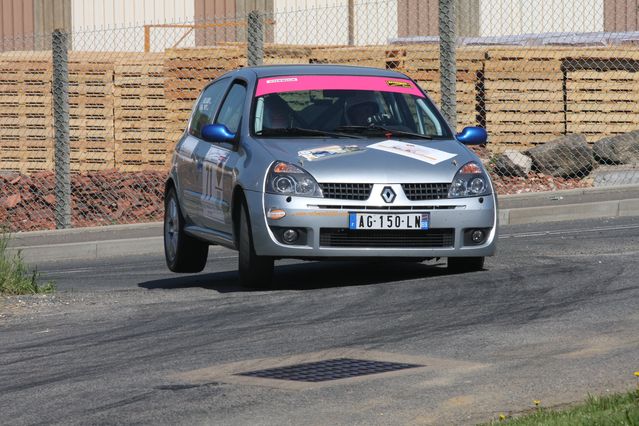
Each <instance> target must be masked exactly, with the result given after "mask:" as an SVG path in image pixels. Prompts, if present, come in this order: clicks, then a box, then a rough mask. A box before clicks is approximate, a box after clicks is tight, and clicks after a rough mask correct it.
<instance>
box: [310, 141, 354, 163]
mask: <svg viewBox="0 0 639 426" xmlns="http://www.w3.org/2000/svg"><path fill="white" fill-rule="evenodd" d="M361 151H364V148H362V147H361V146H358V145H346V146H341V145H331V146H324V147H321V148H313V149H307V150H303V151H299V152H298V153H297V155H298V156H299V157H301V158H303V159H305V160H307V161H315V160H321V159H323V158H330V157H336V156H338V155H345V154H352V153H355V152H361Z"/></svg>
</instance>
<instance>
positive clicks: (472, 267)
mask: <svg viewBox="0 0 639 426" xmlns="http://www.w3.org/2000/svg"><path fill="white" fill-rule="evenodd" d="M482 269H484V257H449V258H448V270H450V271H453V272H474V271H481V270H482Z"/></svg>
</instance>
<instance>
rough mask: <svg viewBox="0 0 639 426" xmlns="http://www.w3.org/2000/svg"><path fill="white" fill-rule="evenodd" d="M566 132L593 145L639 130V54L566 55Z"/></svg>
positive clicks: (595, 52) (607, 51) (610, 51)
mask: <svg viewBox="0 0 639 426" xmlns="http://www.w3.org/2000/svg"><path fill="white" fill-rule="evenodd" d="M564 69H565V71H566V129H567V131H568V132H569V133H582V134H583V135H585V136H586V138H587V139H588V141H589V142H594V141H596V140H598V139H600V138H602V137H604V136H611V135H617V134H622V133H626V132H629V131H632V130H636V129H639V102H638V101H639V52H638V51H636V50H634V51H633V50H631V49H624V50H616V49H614V50H613V49H605V50H601V49H596V50H595V49H590V50H588V51H585V50H581V51H576V52H572V53H571V54H570V55H566V58H565V59H564Z"/></svg>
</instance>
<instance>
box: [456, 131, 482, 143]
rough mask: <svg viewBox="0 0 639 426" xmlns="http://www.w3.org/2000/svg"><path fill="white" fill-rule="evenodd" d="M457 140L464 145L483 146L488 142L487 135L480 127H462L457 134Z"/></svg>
mask: <svg viewBox="0 0 639 426" xmlns="http://www.w3.org/2000/svg"><path fill="white" fill-rule="evenodd" d="M457 140H458V141H459V142H461V143H463V144H464V145H484V144H486V143H487V142H488V133H486V129H484V128H481V127H464V130H462V131H461V133H458V134H457Z"/></svg>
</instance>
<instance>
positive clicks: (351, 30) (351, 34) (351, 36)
mask: <svg viewBox="0 0 639 426" xmlns="http://www.w3.org/2000/svg"><path fill="white" fill-rule="evenodd" d="M348 45H349V46H354V45H355V0H348Z"/></svg>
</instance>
